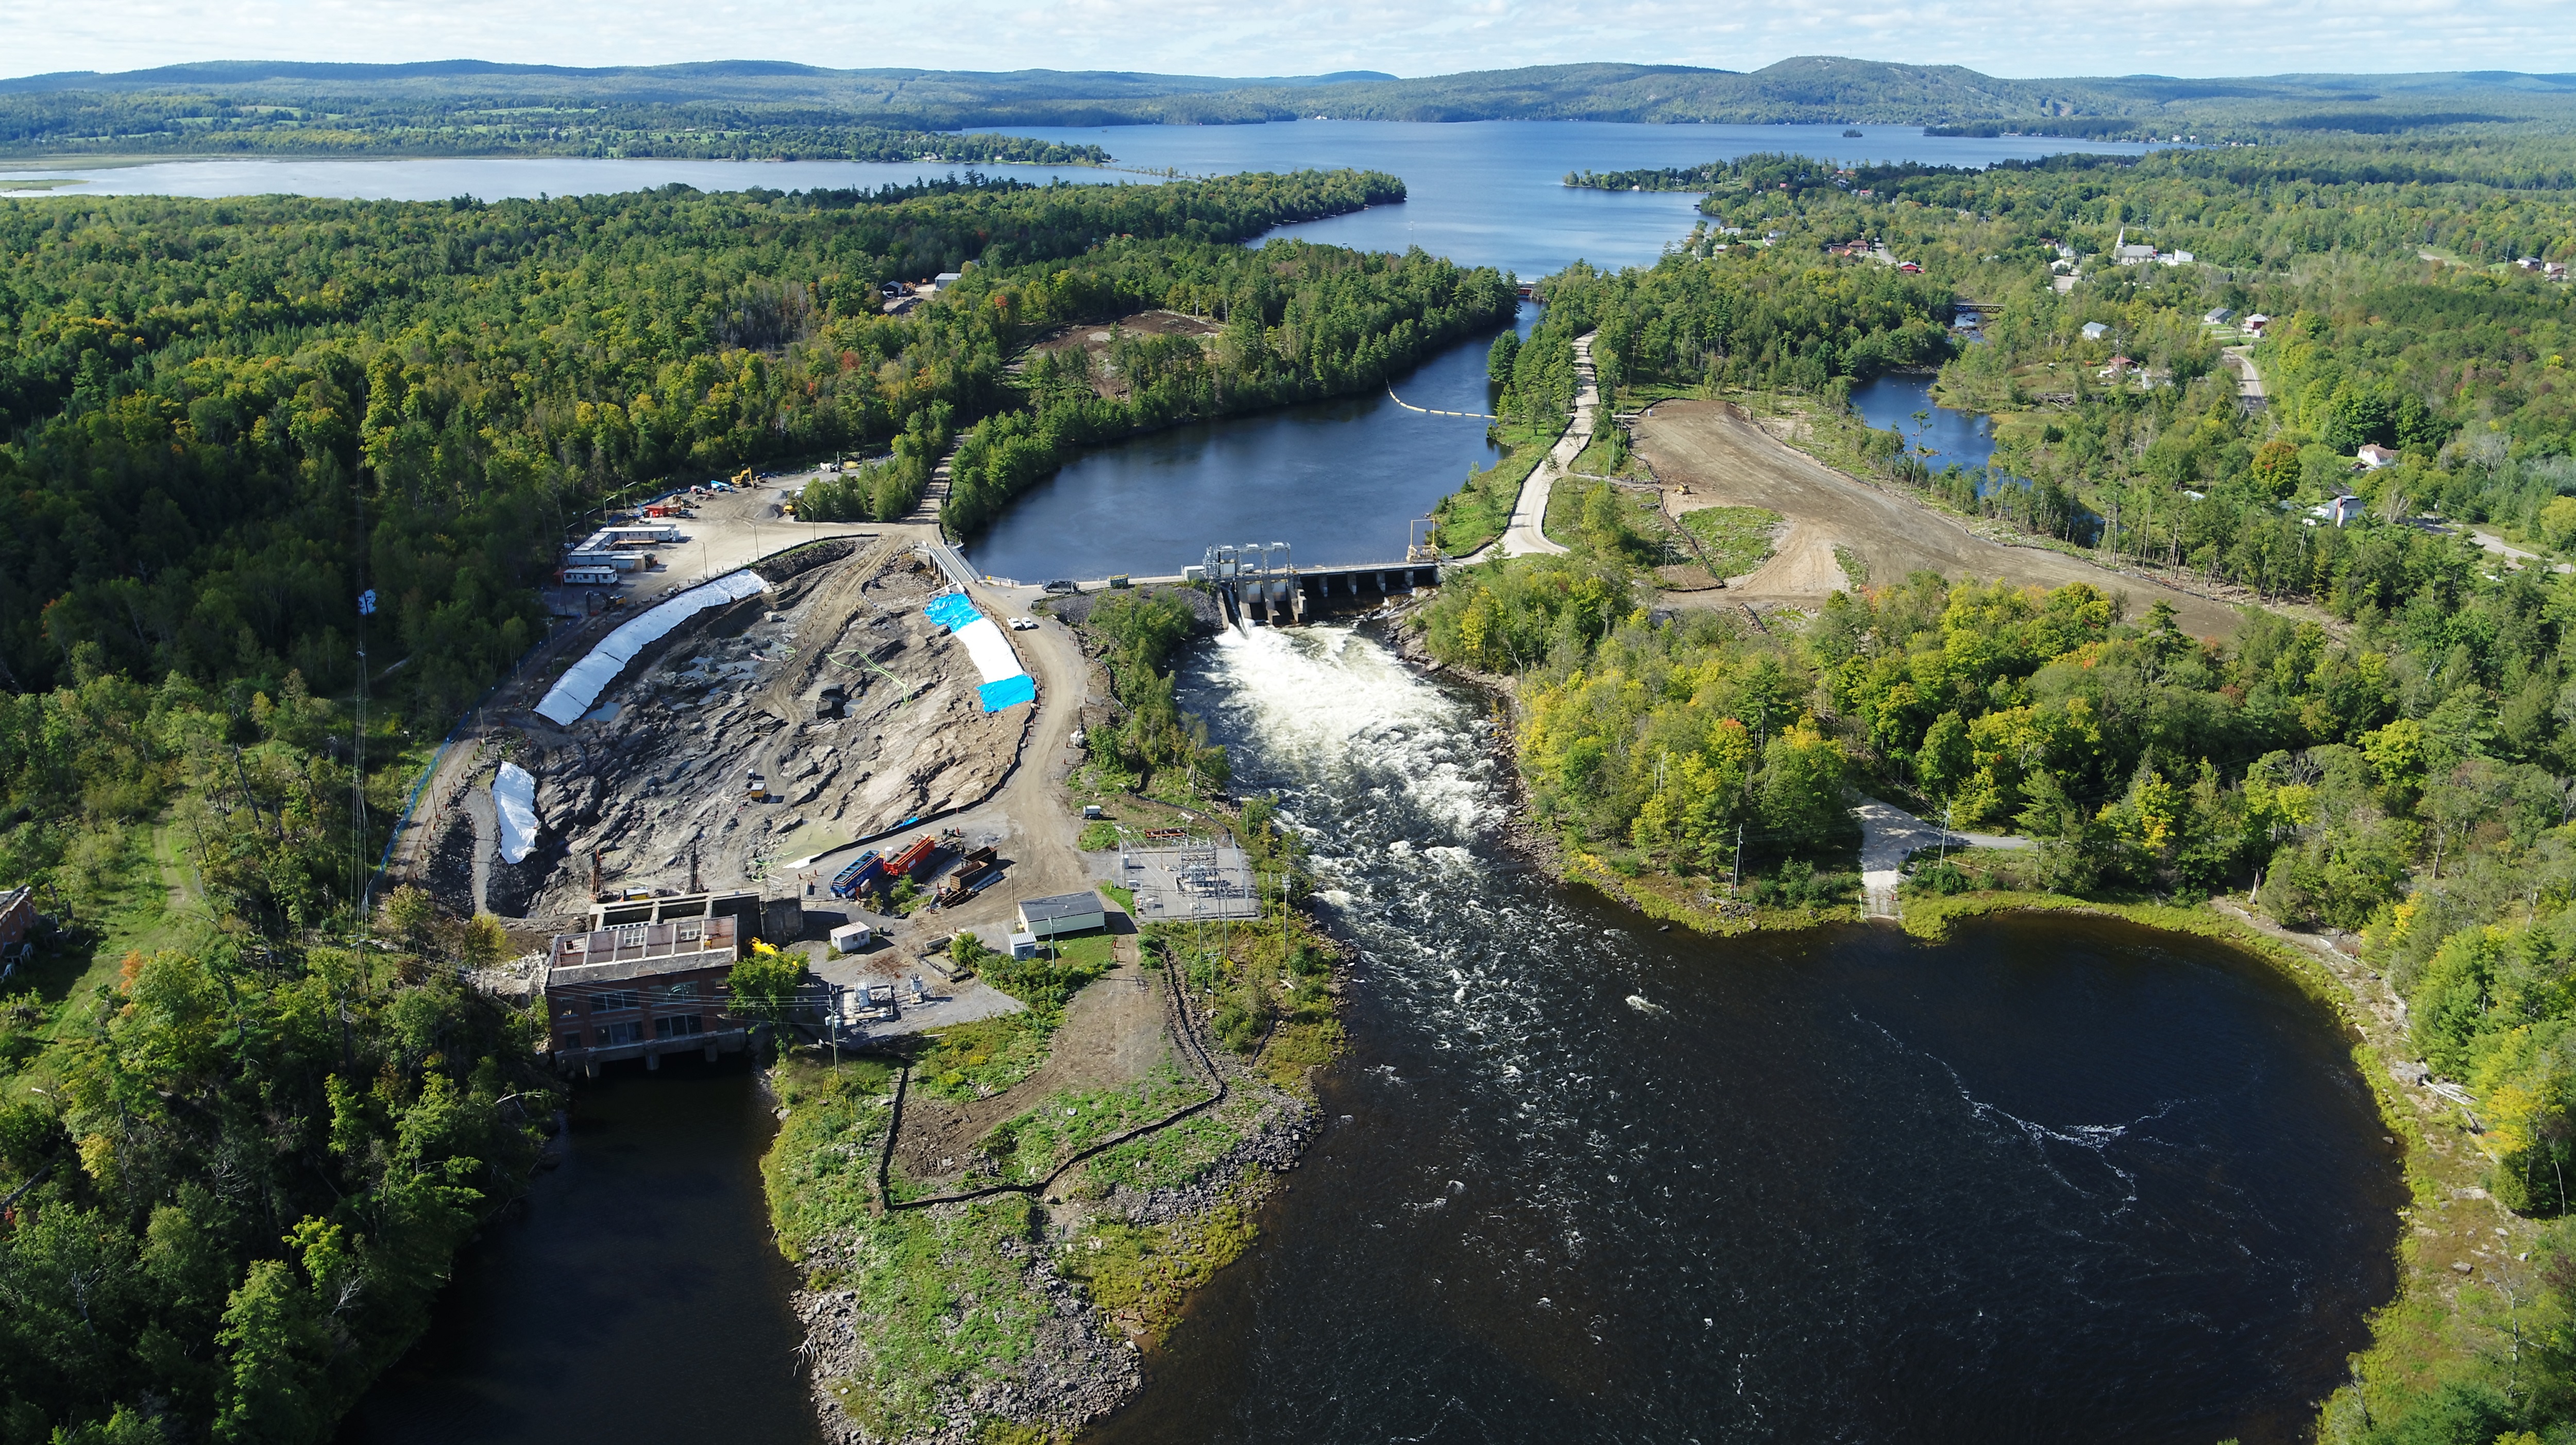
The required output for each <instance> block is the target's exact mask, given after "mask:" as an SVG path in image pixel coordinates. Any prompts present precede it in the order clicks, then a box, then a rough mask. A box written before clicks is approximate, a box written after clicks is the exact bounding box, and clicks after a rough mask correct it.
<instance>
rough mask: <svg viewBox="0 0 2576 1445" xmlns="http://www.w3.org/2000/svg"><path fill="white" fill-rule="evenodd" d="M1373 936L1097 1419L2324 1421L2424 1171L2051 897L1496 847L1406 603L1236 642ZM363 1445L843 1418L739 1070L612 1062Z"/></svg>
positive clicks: (1284, 763) (672, 1434) (1288, 788)
mask: <svg viewBox="0 0 2576 1445" xmlns="http://www.w3.org/2000/svg"><path fill="white" fill-rule="evenodd" d="M1181 700H1182V703H1183V705H1184V706H1185V707H1188V708H1191V709H1193V710H1195V711H1197V712H1199V713H1201V714H1202V715H1204V716H1205V717H1207V718H1208V719H1209V721H1210V723H1211V729H1212V735H1213V736H1214V737H1215V739H1216V740H1218V741H1222V742H1223V743H1225V744H1226V745H1227V746H1228V748H1229V749H1230V750H1231V751H1232V753H1233V756H1234V759H1235V765H1236V776H1237V778H1238V781H1239V784H1240V785H1241V786H1244V787H1247V788H1275V789H1277V790H1278V791H1279V792H1280V794H1281V796H1282V799H1283V807H1282V812H1283V817H1284V818H1285V819H1286V820H1287V821H1288V822H1289V823H1290V824H1291V825H1292V826H1294V827H1296V828H1298V829H1299V830H1300V831H1301V833H1302V834H1303V835H1304V836H1305V837H1306V839H1307V840H1308V842H1309V844H1310V845H1311V847H1312V850H1313V859H1314V866H1315V872H1316V874H1317V876H1318V880H1319V883H1318V886H1319V890H1320V906H1321V908H1322V909H1323V911H1324V912H1325V914H1326V917H1327V919H1328V922H1329V924H1330V926H1331V927H1332V928H1333V929H1334V930H1335V932H1336V933H1337V934H1338V935H1339V936H1340V937H1342V938H1343V939H1345V940H1346V941H1347V942H1348V943H1349V944H1350V945H1351V946H1352V948H1353V950H1354V954H1355V958H1354V962H1353V964H1352V966H1351V968H1350V982H1351V989H1350V992H1349V995H1348V1007H1347V1015H1346V1017H1347V1022H1348V1025H1349V1029H1350V1034H1351V1039H1352V1053H1351V1055H1350V1056H1349V1057H1348V1058H1347V1059H1346V1060H1344V1061H1343V1062H1342V1063H1341V1064H1339V1065H1337V1066H1336V1067H1334V1068H1333V1069H1331V1070H1330V1071H1328V1073H1327V1074H1326V1075H1325V1076H1324V1078H1323V1079H1322V1083H1321V1094H1322V1100H1323V1104H1324V1108H1325V1114H1326V1117H1327V1119H1328V1120H1330V1121H1331V1122H1330V1123H1329V1124H1328V1125H1327V1127H1326V1129H1325V1131H1324V1133H1323V1135H1322V1137H1321V1138H1320V1140H1319V1141H1318V1143H1317V1144H1316V1146H1315V1148H1314V1150H1313V1152H1312V1154H1311V1155H1310V1156H1309V1159H1308V1161H1307V1163H1306V1164H1305V1165H1304V1167H1302V1168H1301V1169H1300V1170H1299V1171H1298V1172H1297V1173H1295V1174H1294V1175H1292V1176H1291V1187H1290V1188H1289V1189H1288V1190H1286V1191H1284V1192H1283V1193H1281V1194H1280V1195H1278V1196H1277V1197H1276V1198H1275V1199H1274V1200H1273V1202H1272V1203H1271V1204H1270V1205H1269V1206H1267V1207H1266V1208H1265V1212H1264V1214H1263V1216H1262V1218H1261V1221H1260V1223H1261V1229H1262V1237H1261V1241H1260V1243H1259V1244H1258V1245H1257V1246H1256V1247H1255V1248H1254V1249H1253V1251H1252V1252H1251V1253H1250V1254H1249V1255H1248V1256H1246V1258H1245V1259H1243V1260H1242V1261H1241V1262H1239V1263H1238V1264H1236V1265H1235V1266H1233V1267H1232V1268H1230V1269H1228V1270H1227V1271H1225V1272H1224V1273H1222V1274H1221V1275H1220V1276H1219V1277H1218V1278H1217V1279H1216V1281H1215V1282H1214V1283H1213V1284H1211V1285H1210V1286H1209V1287H1208V1288H1207V1289H1206V1290H1205V1291H1204V1292H1203V1293H1202V1294H1201V1296H1200V1297H1199V1298H1198V1299H1197V1300H1195V1301H1194V1302H1193V1303H1192V1305H1191V1307H1190V1309H1189V1311H1188V1313H1187V1316H1186V1317H1185V1319H1184V1320H1183V1321H1182V1323H1181V1325H1180V1326H1179V1328H1178V1329H1177V1330H1176V1331H1175V1333H1174V1335H1173V1337H1172V1339H1171V1341H1170V1343H1169V1344H1168V1345H1166V1346H1165V1347H1163V1348H1161V1349H1159V1350H1157V1351H1156V1352H1154V1353H1153V1354H1151V1355H1150V1356H1149V1357H1148V1359H1147V1361H1146V1365H1147V1380H1148V1384H1147V1388H1146V1390H1145V1392H1144V1393H1143V1395H1142V1396H1140V1397H1139V1398H1138V1399H1137V1400H1136V1401H1135V1402H1134V1403H1133V1404H1131V1405H1130V1406H1129V1407H1127V1409H1126V1410H1124V1411H1123V1412H1121V1413H1120V1414H1118V1415H1116V1416H1113V1417H1112V1418H1111V1419H1110V1420H1109V1421H1108V1422H1106V1423H1105V1424H1104V1425H1103V1426H1102V1427H1100V1428H1099V1429H1098V1430H1097V1431H1096V1432H1094V1434H1093V1435H1091V1436H1089V1437H1086V1438H1087V1439H1090V1440H1095V1441H1097V1442H1099V1445H1162V1442H1168V1441H1184V1440H1185V1441H1190V1442H1193V1445H1201V1442H1241V1445H1269V1442H1279V1445H1292V1442H1293V1445H1315V1442H1352V1445H1362V1442H1381V1441H1387V1440H1439V1441H1445V1440H1458V1441H1470V1440H1472V1441H1490V1442H1524V1441H1526V1442H1531V1445H1539V1442H1550V1445H1553V1442H1560V1441H1574V1440H1587V1441H1588V1440H1602V1441H1611V1440H1618V1441H1628V1440H1653V1441H1669V1442H1685V1441H1703V1442H1716V1441H1720V1440H1724V1441H1730V1442H1735V1441H1767V1440H1779V1441H1799V1442H1805V1441H1852V1442H1877V1441H1888V1440H1905V1441H1914V1442H1931V1445H1942V1442H1960V1445H1970V1442H1974V1445H2011V1442H2033V1445H2037V1442H2057V1441H2064V1440H2078V1439H2080V1440H2087V1441H2113V1442H2137V1445H2208V1442H2210V1441H2212V1440H2218V1439H2223V1438H2228V1437H2234V1438H2237V1439H2241V1440H2243V1441H2245V1442H2247V1445H2257V1442H2287V1441H2291V1440H2295V1439H2298V1438H2301V1435H2302V1432H2303V1429H2304V1427H2305V1425H2306V1424H2307V1422H2308V1421H2309V1419H2310V1418H2311V1417H2312V1411H2313V1408H2314V1403H2315V1402H2316V1401H2317V1400H2319V1399H2320V1398H2321V1397H2322V1396H2323V1395H2324V1394H2326V1393H2327V1392H2328V1391H2329V1390H2330V1389H2331V1388H2332V1387H2333V1386H2334V1385H2335V1384H2336V1383H2338V1382H2339V1381H2340V1380H2341V1378H2342V1376H2343V1370H2344V1364H2343V1361H2344V1358H2345V1356H2346V1354H2347V1352H2349V1351H2351V1350H2354V1349H2356V1348H2359V1347H2360V1346H2362V1345H2363V1344H2364V1343H2365V1340H2366V1331H2365V1326H2364V1319H2365V1316H2366V1314H2367V1312H2368V1311H2369V1310H2370V1309H2372V1308H2374V1307H2375V1306H2377V1305H2379V1304H2381V1303H2383V1302H2385V1301H2386V1300H2387V1299H2388V1298H2389V1297H2390V1295H2391V1293H2392V1291H2393V1289H2394V1286H2395V1273H2394V1256H2393V1251H2394V1248H2395V1245H2396V1243H2397V1235H2398V1228H2399V1223H2398V1218H2397V1215H2396V1212H2395V1211H2396V1209H2397V1208H2398V1207H2399V1206H2400V1205H2402V1204H2403V1203H2404V1202H2405V1198H2406V1195H2405V1190H2404V1186H2403V1180H2402V1173H2401V1159H2400V1157H2399V1151H2398V1150H2397V1149H2396V1148H2395V1147H2394V1146H2393V1145H2391V1144H2389V1143H2387V1142H2385V1141H2384V1140H2383V1136H2382V1135H2381V1133H2380V1127H2381V1126H2380V1124H2379V1122H2378V1119H2377V1116H2376V1113H2375V1110H2374V1106H2373V1103H2372V1100H2371V1097H2370V1094H2369V1092H2368V1090H2367V1088H2366V1087H2365V1085H2364V1084H2363V1082H2362V1080H2361V1079H2360V1078H2359V1076H2358V1075H2357V1073H2356V1072H2355V1070H2354V1068H2353V1065H2352V1063H2351V1060H2350V1057H2349V1054H2348V1051H2347V1044H2346V1042H2345V1040H2344V1038H2343V1037H2342V1035H2341V1032H2340V1030H2339V1028H2338V1026H2337V1025H2336V1024H2335V1023H2334V1021H2333V1020H2332V1019H2331V1018H2329V1017H2328V1016H2326V1015H2325V1014H2324V1013H2323V1012H2322V1011H2320V1010H2319V1009H2318V1008H2316V1007H2315V1006H2314V1005H2313V1004H2312V1003H2310V1002H2309V1001H2308V1000H2306V999H2305V998H2304V997H2302V996H2301V995H2300V994H2299V993H2298V991H2297V990H2296V989H2295V988H2293V987H2292V986H2291V985H2289V984H2288V983H2287V982H2286V981H2285V980H2283V979H2282V978H2281V977H2279V976H2278V975H2277V974H2275V973H2273V972H2272V971H2270V970H2269V969H2268V968H2267V967H2266V966H2264V965H2262V964H2261V963H2259V962H2257V961H2255V960H2253V959H2250V958H2248V957H2245V956H2243V955H2240V954H2237V953H2235V952H2233V951H2231V950H2229V949H2226V948H2224V947H2221V946H2218V945H2215V944H2212V943H2208V942H2205V941H2202V940H2198V939H2193V938H2189V937H2184V936H2174V935H2165V934H2158V933H2153V932H2150V931H2148V930H2144V929H2139V928H2134V927H2130V926H2127V925H2123V924H2118V923H2113V922H2109V921H2105V920H2087V919H2076V918H2067V917H2040V916H2031V917H2023V918H2015V919H2009V920H2004V921H1999V922H1991V923H1986V924H1982V925H1977V926H1973V927H1970V928H1968V929H1966V930H1964V931H1963V932H1962V933H1961V935H1960V936H1959V937H1958V938H1957V939H1956V940H1955V941H1953V942H1950V943H1948V944H1944V945H1940V946H1928V945H1924V944H1920V943H1916V942H1913V941H1911V940H1909V939H1908V938H1906V937H1905V936H1904V935H1903V934H1902V933H1900V932H1899V931H1897V930H1896V929H1894V928H1891V927H1887V926H1884V925H1873V926H1839V927H1833V928H1826V929H1820V930H1817V931H1814V932H1809V933H1802V934H1792V935H1785V936H1780V935H1773V936H1755V937H1752V938H1747V939H1738V940H1722V941H1712V940H1704V939H1699V938H1696V937H1692V936H1689V935H1685V934H1674V933H1663V932H1658V931H1656V930H1655V929H1654V927H1653V926H1652V925H1651V924H1648V923H1646V922H1645V921H1643V920H1642V919H1641V918H1639V917H1638V916H1637V915H1634V914H1631V913H1628V912H1626V911H1625V910H1622V909H1618V908H1614V907H1609V906H1605V905H1604V904H1602V903H1601V902H1600V901H1598V900H1597V899H1595V898H1594V897H1592V896H1591V895H1589V894H1587V893H1585V892H1582V891H1579V890H1569V889H1564V888H1559V887H1556V886H1553V885H1551V884H1549V883H1548V882H1546V881H1545V880H1544V879H1542V878H1538V877H1534V876H1532V875H1531V874H1530V873H1528V872H1527V871H1526V870H1525V869H1524V868H1522V867H1521V866H1519V865H1517V864H1516V863H1515V862H1513V861H1512V860H1511V859H1510V858H1508V857H1506V856H1504V855H1502V854H1500V853H1498V852H1497V851H1496V850H1495V848H1494V847H1493V846H1492V842H1491V839H1492V837H1493V833H1494V827H1495V824H1496V823H1497V822H1498V821H1499V820H1500V819H1501V818H1502V817H1503V816H1504V814H1505V812H1506V810H1507V809H1508V808H1509V807H1510V806H1512V804H1511V799H1510V797H1509V795H1508V793H1507V791H1506V790H1505V788H1504V786H1503V768H1504V767H1505V766H1506V765H1505V764H1503V763H1502V762H1500V761H1499V760H1497V759H1496V758H1494V757H1493V756H1492V754H1491V750H1490V748H1491V734H1490V731H1489V726H1488V724H1487V722H1486V715H1487V709H1486V706H1485V704H1484V703H1483V702H1482V701H1481V700H1480V699H1479V698H1477V697H1474V696H1472V695H1469V694H1467V693H1464V692H1462V691H1459V690H1456V689H1453V688H1447V687H1443V686H1439V685H1435V684H1433V683H1431V682H1428V681H1425V680H1424V679H1422V678H1421V677H1419V676H1418V675H1416V674H1414V673H1412V672H1410V671H1409V670H1407V669H1406V668H1404V667H1403V666H1402V665H1401V664H1400V663H1398V662H1397V661H1396V660H1395V659H1394V658H1393V657H1392V656H1391V655H1390V654H1389V653H1388V652H1387V651H1386V650H1385V649H1384V648H1383V647H1382V646H1380V645H1379V644H1378V642H1376V641H1375V640H1374V639H1373V637H1372V635H1371V634H1370V633H1369V632H1368V631H1367V630H1365V629H1364V628H1356V627H1352V626H1349V625H1340V624H1334V625H1324V626H1317V627H1310V628H1303V629H1294V630H1271V629H1258V630H1256V631H1255V632H1254V633H1253V634H1252V635H1251V636H1249V637H1243V636H1239V635H1229V636H1227V637H1225V638H1222V639H1220V640H1218V641H1216V642H1213V643H1209V644H1203V645H1201V646H1200V647H1199V648H1198V649H1197V650H1196V651H1195V652H1194V653H1193V655H1192V658H1191V661H1190V663H1189V665H1188V667H1187V669H1186V672H1185V677H1184V689H1183V695H1182V699H1181ZM574 1118H575V1126H574V1128H573V1130H572V1133H571V1136H570V1145H569V1150H568V1153H567V1162H566V1163H565V1165H564V1166H563V1167H562V1168H560V1169H558V1170H556V1171H554V1172H553V1173H551V1174H548V1175H545V1176H542V1177H541V1178H540V1180H539V1182H538V1184H537V1186H536V1189H535V1191H534V1193H533V1195H532V1198H531V1200H530V1203H529V1208H528V1210H527V1214H526V1217H525V1218H524V1219H521V1220H516V1221H511V1222H506V1223H503V1224H501V1225H499V1226H498V1227H496V1228H495V1229H494V1230H493V1231H492V1232H491V1234H490V1236H489V1237H487V1238H486V1239H485V1240H484V1241H483V1242H482V1243H481V1244H479V1245H477V1246H476V1247H475V1248H474V1249H473V1250H471V1251H470V1252H469V1253H468V1255H467V1258H466V1260H465V1262H464V1265H463V1268H462V1270H461V1273H460V1278H459V1280H458V1282H457V1284H456V1285H455V1286H453V1287H452V1288H451V1289H450V1291H449V1293H448V1295H447V1296H446V1297H445V1299H444V1300H443V1301H442V1303H441V1306H440V1309H439V1314H438V1318H437V1322H436V1324H435V1326H434V1328H433V1331H432V1334H431V1337H430V1339H429V1340H428V1341H427V1342H426V1343H425V1344H424V1345H423V1346H422V1347H421V1348H419V1349H417V1350H415V1351H414V1352H413V1354H412V1355H411V1356H410V1357H408V1358H407V1359H406V1360H405V1361H404V1362H403V1363H402V1364H401V1365H400V1366H399V1367H398V1368H397V1369H396V1371H395V1372H394V1373H393V1374H391V1375H389V1376H388V1377H387V1379H386V1380H385V1381H384V1382H383V1383H382V1384H380V1385H379V1386H378V1387H377V1389H376V1390H375V1391H374V1392H373V1393H371V1394H370V1395H369V1396H368V1398H367V1400H366V1401H365V1403H364V1404H363V1405H362V1407H361V1409H360V1411H359V1413H358V1415H357V1416H356V1417H354V1418H353V1420H352V1421H351V1423H350V1425H349V1427H348V1428H347V1429H346V1430H345V1431H344V1432H343V1434H342V1441H343V1445H409V1442H412V1441H422V1442H427V1441H433V1440H435V1441H441V1442H510V1445H540V1442H545V1445H552V1442H558V1441H562V1440H567V1439H585V1440H587V1439H600V1440H604V1439H618V1440H635V1441H648V1442H649V1441H660V1440H672V1441H679V1440H698V1439H708V1438H715V1437H716V1436H718V1435H721V1436H722V1437H724V1438H727V1439H735V1440H742V1441H748V1442H757V1445H812V1442H813V1439H814V1426H813V1424H812V1421H811V1420H810V1418H809V1417H808V1416H807V1414H806V1404H805V1396H804V1392H803V1390H802V1388H801V1387H800V1385H799V1384H798V1382H797V1380H796V1379H795V1378H794V1376H793V1374H792V1371H791V1368H790V1367H791V1365H792V1350H793V1347H794V1344H795V1338H796V1337H795V1322H794V1320H793V1319H792V1318H791V1317H790V1316H789V1315H788V1313H787V1310H786V1307H785V1300H784V1296H785V1293H786V1291H787V1289H788V1288H789V1286H790V1281H789V1279H788V1277H787V1273H786V1271H785V1269H784V1268H783V1267H782V1266H781V1264H780V1263H779V1261H778V1259H777V1256H776V1254H775V1253H774V1252H773V1251H772V1249H771V1247H770V1245H769V1242H768V1229H767V1225H766V1220H765V1217H764V1214H763V1212H762V1204H761V1199H760V1191H759V1184H758V1178H757V1174H756V1171H755V1161H756V1159H757V1156H758V1154H759V1152H760V1150H761V1149H762V1148H764V1147H765V1145H766V1142H767V1140H768V1139H769V1137H770V1132H771V1125H770V1121H769V1119H768V1117H767V1115H766V1114H765V1113H764V1112H763V1111H762V1109H761V1105H760V1100H759V1098H758V1095H757V1093H756V1091H755V1090H754V1089H753V1088H752V1087H751V1083H750V1080H749V1078H748V1076H747V1075H746V1074H745V1073H744V1072H743V1071H742V1070H741V1069H740V1067H739V1066H738V1065H734V1064H728V1065H725V1066H720V1067H715V1068H708V1067H703V1066H698V1065H694V1064H688V1063H682V1062H679V1061H676V1060H675V1061H674V1062H673V1063H672V1064H670V1065H668V1066H666V1068H665V1069H664V1071H663V1072H662V1073H661V1074H659V1075H655V1076H648V1075H645V1074H643V1073H641V1072H640V1071H637V1070H635V1069H634V1068H633V1066H619V1067H618V1068H613V1069H612V1070H611V1071H610V1072H609V1074H608V1076H607V1077H605V1078H603V1079H601V1080H599V1081H596V1082H591V1083H585V1084H583V1085H582V1086H581V1088H580V1090H579V1091H578V1093H577V1095H576V1105H575V1114H574Z"/></svg>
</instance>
